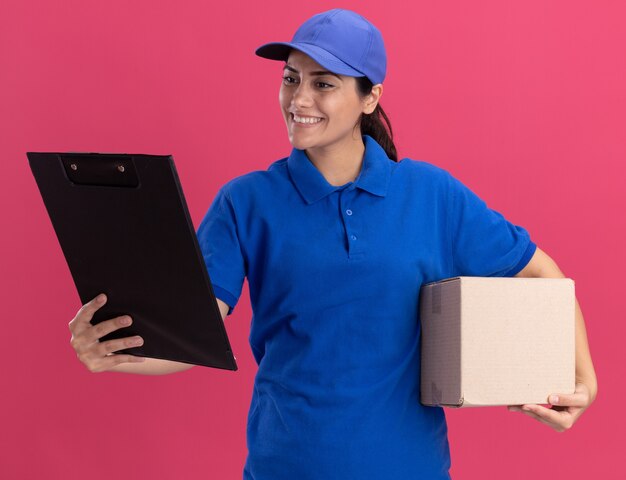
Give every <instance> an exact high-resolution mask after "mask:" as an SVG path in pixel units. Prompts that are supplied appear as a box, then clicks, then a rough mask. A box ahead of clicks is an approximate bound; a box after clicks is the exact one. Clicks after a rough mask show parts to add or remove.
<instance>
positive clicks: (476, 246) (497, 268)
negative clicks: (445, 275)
mask: <svg viewBox="0 0 626 480" xmlns="http://www.w3.org/2000/svg"><path fill="white" fill-rule="evenodd" d="M446 173H448V172H446ZM447 180H448V202H449V203H448V205H449V207H448V212H447V215H448V227H449V228H448V231H449V242H450V245H451V255H452V270H453V273H452V275H451V276H475V277H513V276H515V274H517V273H518V272H520V271H521V270H522V269H523V268H524V267H525V266H526V265H527V264H528V262H529V261H530V259H531V258H532V256H533V254H534V253H535V250H536V248H537V245H536V244H535V243H534V242H533V241H532V240H531V239H530V234H529V233H528V231H527V230H526V229H525V228H523V227H521V226H519V225H514V224H512V223H511V222H509V221H508V220H507V219H506V218H504V216H503V215H502V214H501V213H499V212H497V211H496V210H492V209H491V208H489V207H488V206H487V204H486V203H485V202H484V201H483V200H482V199H481V198H480V197H478V196H477V195H476V194H475V193H474V192H472V191H471V190H470V189H469V188H468V187H467V186H465V185H464V184H463V183H462V182H461V181H460V180H458V179H457V178H455V177H453V176H452V175H451V174H449V173H448V176H447Z"/></svg>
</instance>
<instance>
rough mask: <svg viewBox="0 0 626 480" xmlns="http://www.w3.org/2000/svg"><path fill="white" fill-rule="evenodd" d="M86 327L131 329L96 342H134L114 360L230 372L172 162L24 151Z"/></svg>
mask: <svg viewBox="0 0 626 480" xmlns="http://www.w3.org/2000/svg"><path fill="white" fill-rule="evenodd" d="M26 155H27V157H28V161H29V164H30V168H31V170H32V173H33V175H34V177H35V181H36V182H37V186H38V187H39V191H40V193H41V196H42V199H43V201H44V204H45V206H46V209H47V211H48V215H49V217H50V220H51V221H52V225H53V228H54V230H55V233H56V235H57V238H58V240H59V243H60V245H61V249H62V251H63V254H64V256H65V259H66V261H67V264H68V267H69V269H70V272H71V275H72V277H73V280H74V283H75V285H76V289H77V290H78V294H79V296H80V299H81V302H82V304H85V303H87V302H88V301H90V300H91V299H93V298H94V297H95V296H96V295H98V294H99V293H105V294H106V295H107V303H106V304H105V305H104V306H103V307H101V308H100V309H98V310H97V311H96V313H95V314H94V316H93V319H92V321H91V323H92V324H94V325H95V324H97V323H99V322H101V321H103V320H108V319H110V318H113V317H116V316H119V315H126V314H127V315H130V316H131V317H132V318H133V323H132V325H131V326H129V327H124V328H121V329H119V330H116V331H114V332H112V333H110V334H108V335H106V336H104V337H102V338H101V340H100V341H105V340H110V339H113V338H122V337H128V336H132V335H141V336H142V337H143V339H144V343H143V345H142V346H140V347H132V348H128V349H124V350H119V351H118V352H116V353H130V354H132V355H137V356H143V357H152V358H160V359H166V360H175V361H179V362H185V363H191V364H195V365H203V366H207V367H215V368H221V369H225V370H237V364H236V360H235V357H234V355H233V352H232V349H231V347H230V342H229V340H228V336H227V334H226V329H225V327H224V322H223V320H222V316H221V313H220V311H219V307H218V305H217V301H216V299H215V295H214V293H213V287H212V286H211V281H210V278H209V275H208V272H207V270H206V265H205V263H204V259H203V256H202V253H201V251H200V247H199V245H198V240H197V237H196V232H195V229H194V227H193V223H192V221H191V217H190V215H189V211H188V209H187V204H186V201H185V197H184V195H183V191H182V187H181V185H180V181H179V179H178V174H177V172H176V168H175V165H174V160H173V158H172V156H171V155H146V154H127V153H120V154H116V153H91V152H67V153H60V152H26Z"/></svg>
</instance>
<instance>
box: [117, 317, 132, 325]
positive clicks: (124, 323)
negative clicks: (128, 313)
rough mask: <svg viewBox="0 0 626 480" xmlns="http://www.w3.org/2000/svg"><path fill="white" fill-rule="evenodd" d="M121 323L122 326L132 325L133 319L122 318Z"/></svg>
mask: <svg viewBox="0 0 626 480" xmlns="http://www.w3.org/2000/svg"><path fill="white" fill-rule="evenodd" d="M120 322H122V325H130V322H131V319H130V317H122V318H121V319H120Z"/></svg>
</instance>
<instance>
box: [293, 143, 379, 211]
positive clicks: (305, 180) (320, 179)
mask: <svg viewBox="0 0 626 480" xmlns="http://www.w3.org/2000/svg"><path fill="white" fill-rule="evenodd" d="M362 137H363V143H364V144H365V154H364V155H363V164H362V165H361V171H360V173H359V175H358V177H357V178H356V179H355V180H354V182H353V183H354V184H355V187H358V188H360V189H362V190H366V191H368V192H370V193H373V194H374V195H378V196H379V197H384V196H385V195H386V194H387V187H388V185H389V177H390V175H391V164H390V162H391V160H390V159H389V157H387V153H386V152H385V150H384V149H383V147H381V146H380V145H379V144H378V142H376V140H374V139H373V138H372V137H370V136H369V135H363V136H362ZM287 167H288V169H289V174H290V175H291V179H292V181H293V183H294V184H295V185H296V188H297V189H298V191H299V192H300V194H301V195H302V197H303V198H304V200H305V201H306V202H307V203H309V204H311V203H314V202H317V201H318V200H320V199H322V198H324V197H325V196H326V195H328V194H330V193H332V192H334V191H335V190H337V189H339V188H341V186H335V185H331V184H330V183H328V181H327V180H326V178H324V175H322V173H321V172H320V171H319V170H318V169H317V167H316V166H315V165H313V163H312V162H311V161H310V160H309V157H307V155H306V153H305V151H304V150H298V149H297V148H294V149H293V150H292V151H291V154H290V155H289V158H288V159H287Z"/></svg>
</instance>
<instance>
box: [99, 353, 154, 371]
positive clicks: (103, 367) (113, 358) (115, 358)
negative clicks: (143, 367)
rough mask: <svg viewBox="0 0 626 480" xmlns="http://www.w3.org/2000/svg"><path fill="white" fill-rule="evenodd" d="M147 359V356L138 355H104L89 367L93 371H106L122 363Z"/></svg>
mask: <svg viewBox="0 0 626 480" xmlns="http://www.w3.org/2000/svg"><path fill="white" fill-rule="evenodd" d="M145 360H146V359H145V357H138V356H136V355H128V354H112V355H108V356H106V357H103V358H102V359H101V360H100V361H98V362H95V363H94V364H92V365H91V366H88V367H87V368H88V369H89V370H90V371H91V372H93V373H98V372H106V371H107V370H111V369H112V368H113V367H115V366H116V365H119V364H120V363H141V362H144V361H145Z"/></svg>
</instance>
